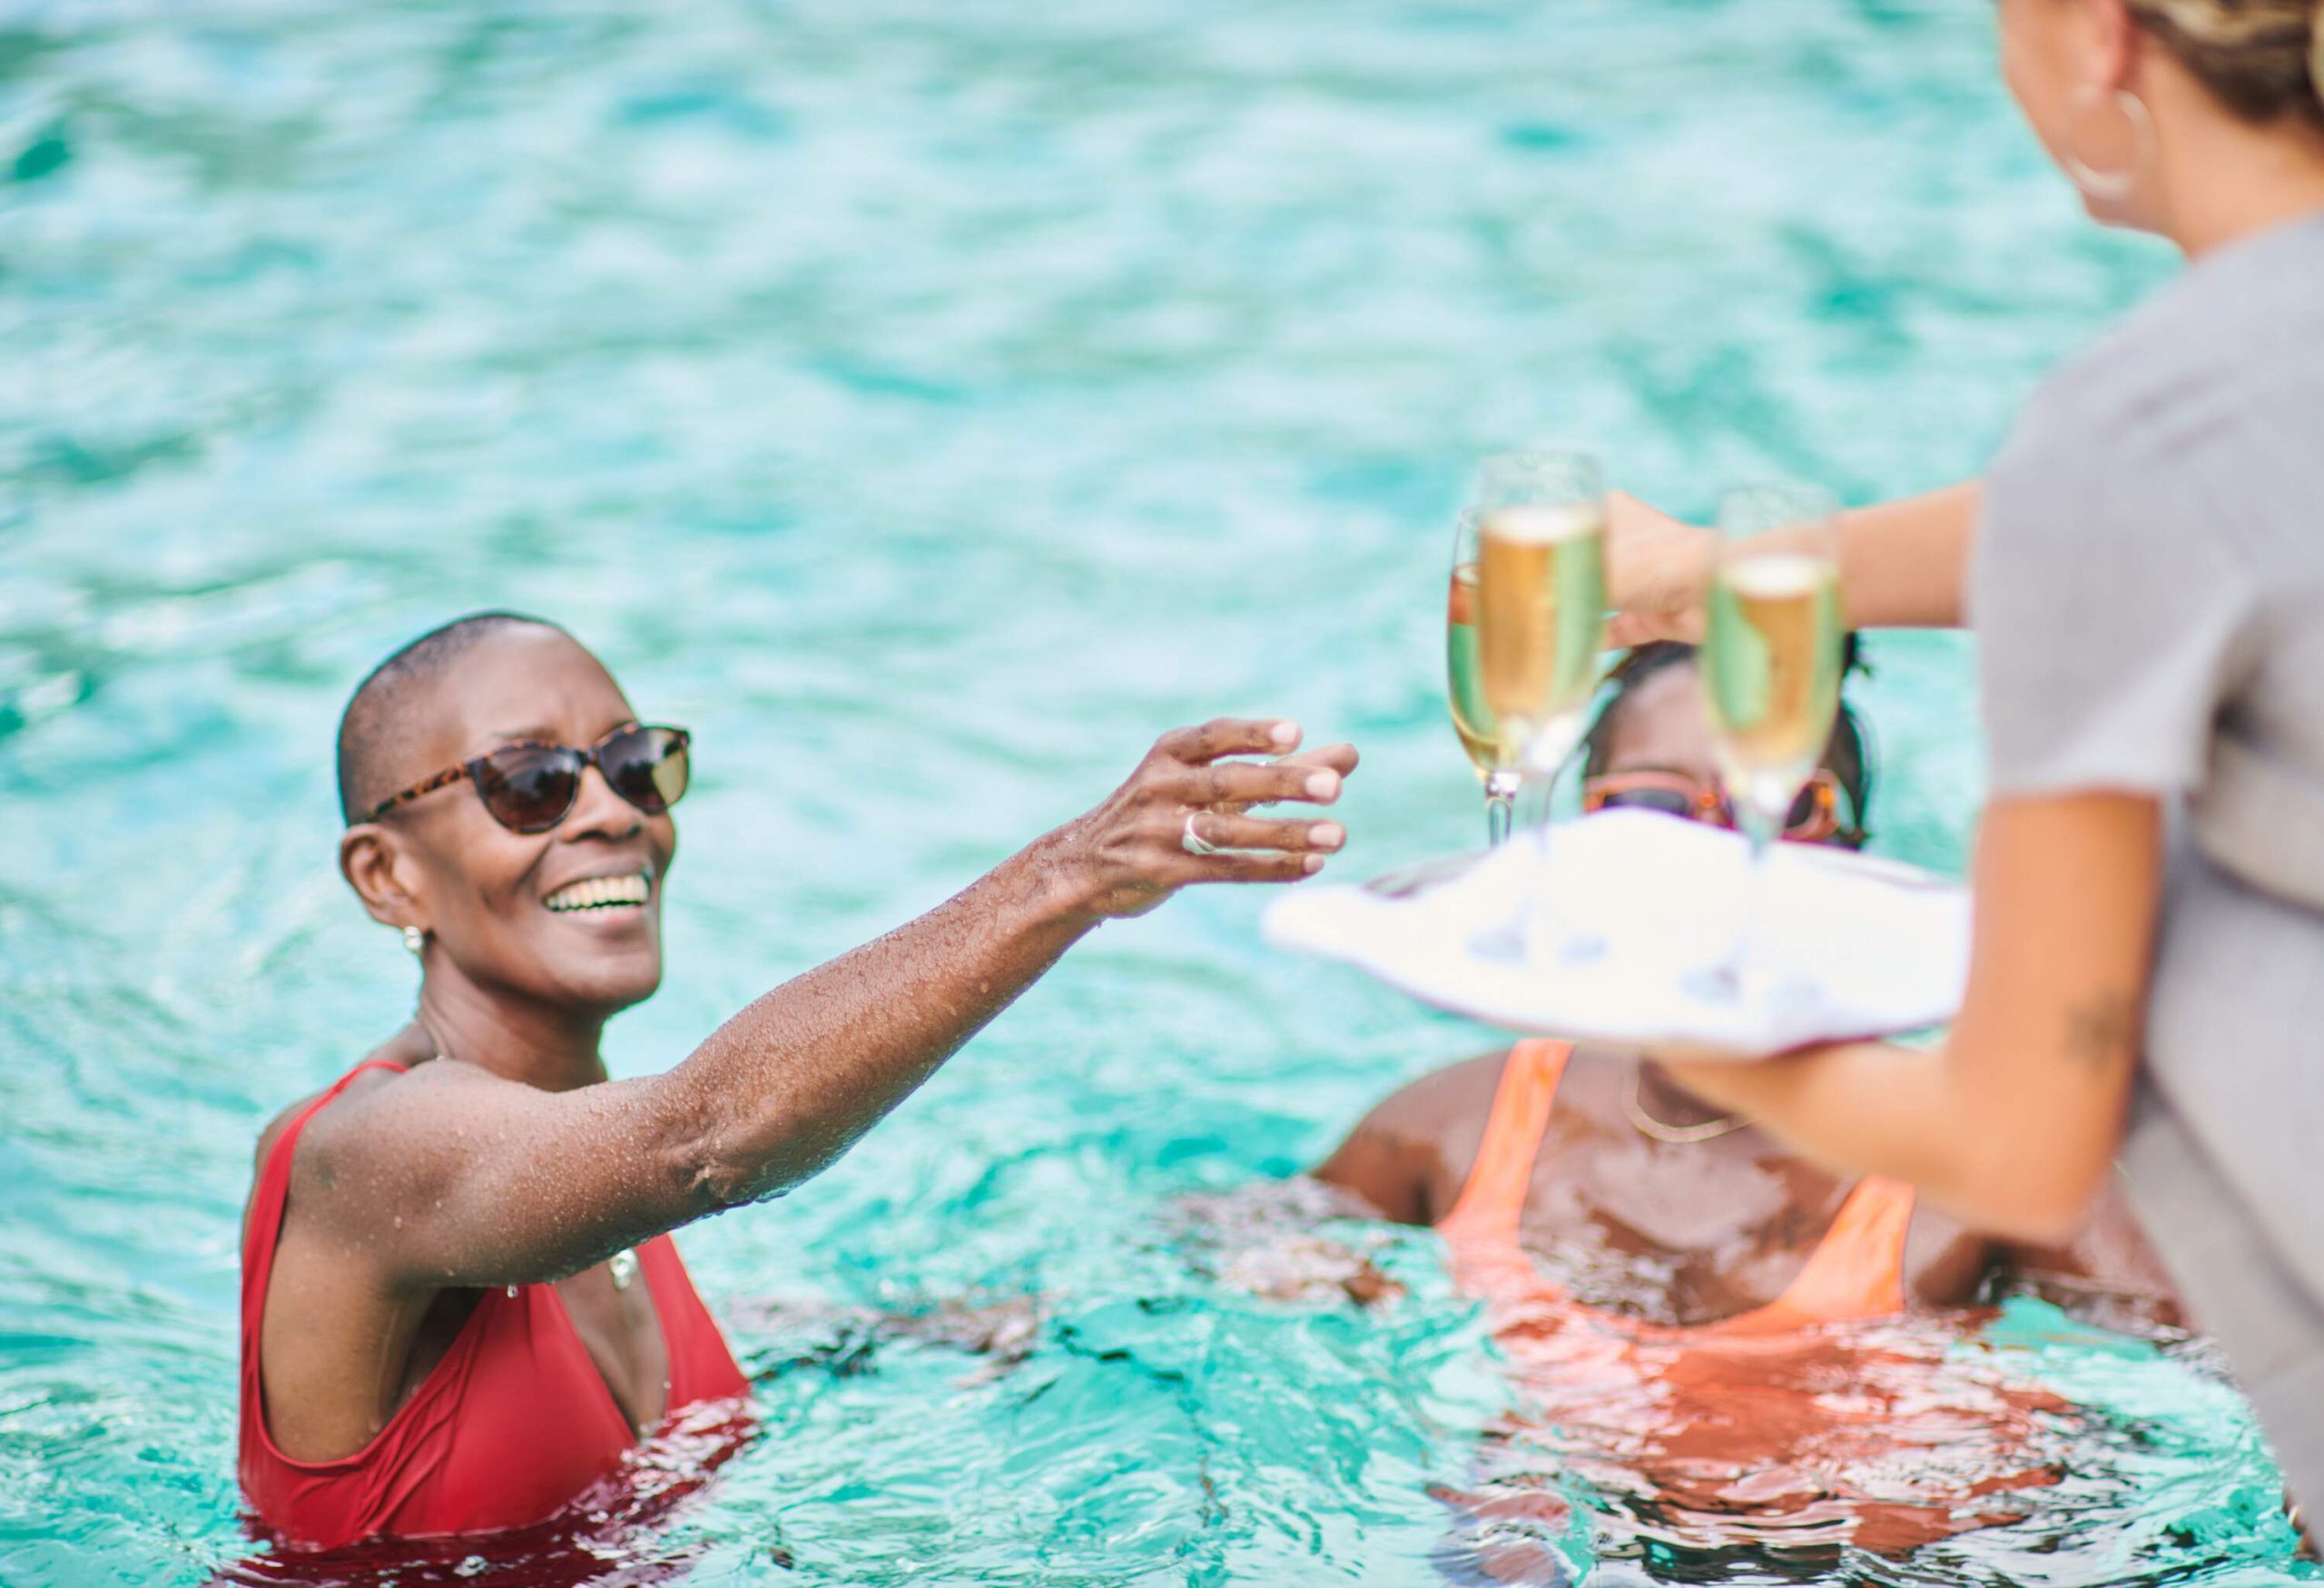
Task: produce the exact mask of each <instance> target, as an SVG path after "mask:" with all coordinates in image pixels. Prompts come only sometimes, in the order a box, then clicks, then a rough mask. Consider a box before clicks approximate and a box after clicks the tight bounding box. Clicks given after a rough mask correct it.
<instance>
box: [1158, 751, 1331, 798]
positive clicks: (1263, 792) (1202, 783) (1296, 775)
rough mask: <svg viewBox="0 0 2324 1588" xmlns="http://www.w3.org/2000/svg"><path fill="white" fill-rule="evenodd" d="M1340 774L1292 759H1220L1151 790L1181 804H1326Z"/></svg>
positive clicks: (1173, 775)
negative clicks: (1301, 801)
mask: <svg viewBox="0 0 2324 1588" xmlns="http://www.w3.org/2000/svg"><path fill="white" fill-rule="evenodd" d="M1341 782H1342V777H1341V774H1339V773H1337V772H1335V771H1334V770H1333V769H1332V768H1331V767H1328V766H1310V765H1301V764H1297V763H1295V762H1286V761H1274V762H1265V763H1254V762H1248V761H1222V762H1220V763H1218V764H1216V765H1215V766H1186V767H1180V768H1177V770H1175V771H1173V772H1171V773H1169V774H1166V775H1164V776H1162V777H1159V778H1157V780H1156V785H1155V791H1156V793H1157V794H1159V795H1160V796H1162V797H1163V798H1165V799H1167V800H1172V801H1175V802H1177V804H1182V805H1264V804H1272V803H1274V802H1275V801H1276V800H1305V801H1306V802H1308V803H1309V804H1318V805H1328V804H1331V803H1332V802H1333V801H1334V800H1335V799H1337V798H1339V797H1340V784H1341Z"/></svg>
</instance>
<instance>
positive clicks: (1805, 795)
mask: <svg viewBox="0 0 2324 1588" xmlns="http://www.w3.org/2000/svg"><path fill="white" fill-rule="evenodd" d="M1823 820H1824V810H1823V802H1822V801H1820V800H1819V799H1817V794H1816V791H1815V790H1814V789H1813V788H1803V789H1801V790H1800V791H1799V797H1798V798H1797V799H1796V800H1794V801H1792V802H1791V814H1789V815H1787V816H1786V817H1785V818H1784V819H1783V824H1784V827H1785V829H1786V830H1787V831H1788V832H1795V833H1796V832H1797V831H1799V830H1800V829H1801V828H1803V827H1815V826H1820V825H1821V824H1822V823H1823Z"/></svg>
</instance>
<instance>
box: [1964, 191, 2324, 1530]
mask: <svg viewBox="0 0 2324 1588" xmlns="http://www.w3.org/2000/svg"><path fill="white" fill-rule="evenodd" d="M1987 483H1988V488H1987V494H1986V501H1985V518H1984V527H1983V529H1982V531H1981V533H1980V535H1979V538H1978V546H1977V557H1976V565H1975V567H1974V571H1973V572H1972V574H1971V576H1970V591H1969V598H1970V601H1969V604H1970V612H1971V616H1972V620H1973V622H1974V625H1975V627H1976V629H1977V631H1978V635H1979V639H1980V643H1981V654H1982V658H1983V661H1982V666H1983V674H1984V678H1983V694H1984V716H1985V725H1986V729H1987V733H1988V735H1989V745H1990V752H1991V756H1992V766H1993V792H1994V794H1995V795H1997V796H2007V795H2014V794H2025V795H2038V794H2064V793H2069V792H2073V791H2077V790H2094V789H2120V790H2130V791H2134V792H2140V793H2146V794H2159V795H2162V796H2163V797H2164V798H2165V799H2166V800H2168V801H2169V802H2170V803H2171V810H2172V815H2173V822H2172V833H2173V837H2172V855H2171V882H2170V888H2169V893H2168V896H2167V898H2166V902H2165V906H2164V912H2163V923H2162V935H2161V941H2160V942H2159V944H2158V947H2157V959H2156V964H2155V973H2154V987H2153V993H2152V1001H2151V1002H2150V1005H2149V1009H2148V1030H2147V1055H2146V1065H2145V1069H2144V1070H2143V1072H2142V1080H2141V1085H2140V1090H2139V1096H2138V1099H2137V1101H2136V1104H2135V1106H2134V1109H2133V1112H2132V1124H2131V1129H2130V1135H2129V1137H2128V1139H2127V1140H2126V1141H2125V1143H2124V1146H2123V1150H2122V1169H2123V1172H2124V1174H2125V1176H2126V1177H2127V1179H2128V1181H2129V1189H2130V1191H2131V1195H2132V1201H2133V1203H2134V1204H2135V1205H2136V1207H2137V1208H2138V1210H2139V1212H2140V1214H2141V1216H2142V1218H2143V1219H2144V1221H2145V1223H2146V1225H2147V1228H2148V1230H2149V1232H2150V1233H2151V1234H2152V1237H2153V1238H2154V1241H2155V1244H2156V1246H2157V1247H2158V1248H2160V1249H2161V1251H2162V1257H2163V1258H2164V1261H2165V1262H2166V1263H2167V1264H2168V1265H2169V1267H2171V1271H2172V1273H2173V1275H2174V1276H2175V1277H2177V1279H2178V1281H2179V1283H2180V1286H2181V1288H2182V1290H2183V1291H2184V1292H2185V1294H2186V1297H2187V1299H2188V1301H2189V1303H2190V1305H2191V1307H2193V1309H2194V1312H2195V1316H2196V1317H2197V1319H2198V1320H2199V1321H2200V1322H2201V1324H2202V1325H2203V1327H2205V1328H2206V1329H2208V1330H2209V1331H2211V1333H2212V1334H2214V1335H2216V1336H2218V1337H2219V1338H2220V1340H2221V1343H2222V1344H2223V1345H2224V1346H2226V1347H2227V1351H2228V1355H2229V1357H2230V1360H2231V1361H2232V1363H2233V1364H2234V1367H2235V1373H2236V1376H2237V1378H2238V1380H2239V1382H2240V1383H2241V1384H2242V1386H2243V1387H2244V1388H2245V1390H2246V1391H2247V1392H2248V1393H2249V1394H2250V1396H2251V1398H2252V1401H2253V1403H2254V1404H2255V1405H2256V1406H2258V1407H2259V1408H2260V1417H2261V1420H2262V1421H2263V1422H2264V1424H2265V1425H2266V1426H2267V1429H2268V1433H2269V1436H2270V1440H2271V1442H2272V1443H2273V1444H2274V1445H2275V1447H2276V1452H2277V1455H2278V1456H2279V1458H2280V1460H2281V1462H2282V1463H2283V1466H2284V1470H2285V1474H2286V1475H2287V1477H2288V1479H2289V1480H2290V1484H2291V1486H2292V1489H2293V1492H2294V1493H2295V1494H2300V1495H2303V1496H2305V1497H2306V1498H2307V1499H2308V1500H2309V1501H2310V1502H2311V1503H2315V1504H2324V216H2311V217H2309V218H2308V219H2306V220H2302V221H2299V222H2292V223H2290V224H2288V225H2284V226H2280V227H2278V228H2275V229H2273V230H2271V231H2270V232H2266V233H2264V234H2262V235H2260V236H2258V237H2254V238H2250V239H2247V240H2245V241H2243V242H2239V243H2236V244H2233V245H2231V246H2230V247H2228V248H2226V249H2223V250H2221V251H2220V252H2217V253H2215V254H2212V255H2211V256H2209V257H2207V258H2205V259H2203V260H2201V261H2199V262H2198V263H2197V264H2195V265H2194V266H2193V268H2191V270H2190V271H2188V272H2187V274H2186V275H2185V276H2184V277H2183V278H2181V280H2180V281H2177V282H2175V283H2174V284H2173V285H2172V286H2171V287H2170V288H2169V289H2168V290H2166V291H2163V292H2162V293H2161V294H2160V295H2159V296H2158V297H2157V298H2156V299H2155V300H2154V301H2152V302H2150V303H2148V304H2147V305H2146V306H2144V307H2143V308H2142V309H2141V310H2140V311H2138V312H2137V313H2135V314H2134V315H2132V317H2131V318H2130V319H2129V320H2128V321H2126V322H2125V323H2124V324H2123V325H2122V326H2121V327H2120V328H2119V329H2118V330H2116V331H2115V332H2114V333H2113V334H2112V336H2111V337H2109V338H2108V339H2107V340H2105V341H2104V342H2102V344H2101V345H2100V346H2099V347H2097V348H2096V349H2095V350H2093V351H2092V352H2090V353H2089V354H2087V355H2085V356H2084V357H2083V358H2081V359H2079V360H2076V361H2075V362H2074V363H2073V364H2072V365H2071V366H2070V367H2068V368H2067V369H2066V370H2064V371H2063V372H2062V373H2061V374H2059V375H2058V376H2056V377H2055V378H2054V379H2053V380H2051V381H2050V382H2049V383H2048V384H2047V385H2046V386H2045V387H2044V388H2043V390H2042V391H2041V392H2040V393H2039V394H2038V395H2037V396H2036V398H2035V399H2034V400H2033V403H2032V404H2031V405H2030V406H2029V407H2028V409H2026V412H2025V414H2024V418H2023V419H2021V420H2020V422H2019V424H2018V427H2017V429H2016V431H2015V433H2014V435H2013V436H2012V438H2011V439H2010V442H2009V444H2008V446H2007V447H2006V448H2005V449H2004V451H2003V454H2002V456H2001V457H2000V459H1997V460H1996V462H1995V463H1994V468H1993V469H1992V471H1991V473H1990V475H1989V478H1988V482H1987Z"/></svg>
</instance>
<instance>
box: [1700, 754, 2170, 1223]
mask: <svg viewBox="0 0 2324 1588" xmlns="http://www.w3.org/2000/svg"><path fill="white" fill-rule="evenodd" d="M1975 886H1976V927H1975V940H1974V947H1973V949H1972V952H1971V959H1970V970H1969V986H1968V991H1967V994H1966V996H1965V999H1964V1001H1963V1003H1962V1007H1961V1014H1960V1018H1959V1020H1958V1021H1956V1022H1955V1026H1954V1029H1953V1032H1952V1034H1951V1036H1950V1038H1949V1039H1948V1040H1947V1041H1946V1042H1945V1045H1944V1046H1943V1047H1942V1048H1939V1049H1934V1050H1927V1051H1908V1050H1904V1049H1899V1048H1893V1047H1888V1046H1885V1045H1883V1044H1879V1043H1854V1044H1849V1045H1846V1046H1842V1047H1834V1048H1822V1049H1816V1050H1809V1051H1807V1052H1803V1053H1797V1054H1793V1055H1790V1056H1787V1057H1784V1058H1780V1059H1774V1060H1767V1061H1764V1062H1761V1063H1757V1064H1687V1063H1684V1062H1670V1063H1669V1069H1670V1070H1671V1072H1672V1073H1673V1074H1674V1075H1676V1076H1677V1077H1678V1078H1679V1080H1681V1081H1682V1082H1683V1083H1684V1084H1685V1085H1686V1086H1687V1087H1688V1088H1689V1090H1693V1091H1695V1092H1697V1093H1699V1095H1701V1096H1702V1097H1703V1098H1705V1099H1707V1100H1709V1101H1710V1102H1712V1103H1713V1104H1714V1105H1716V1106H1718V1107H1721V1108H1728V1109H1735V1110H1740V1111H1743V1112H1746V1113H1748V1114H1749V1115H1751V1116H1752V1117H1753V1118H1754V1119H1758V1121H1759V1122H1760V1123H1761V1124H1763V1125H1764V1126H1766V1128H1767V1129H1768V1130H1769V1131H1770V1132H1772V1133H1773V1134H1774V1135H1776V1136H1777V1137H1778V1138H1780V1139H1782V1140H1783V1141H1784V1142H1785V1143H1787V1145H1789V1146H1790V1147H1792V1148H1793V1149H1796V1150H1797V1151H1798V1152H1799V1153H1800V1154H1802V1155H1803V1156H1805V1157H1807V1158H1810V1159H1815V1160H1816V1161H1817V1162H1819V1163H1822V1164H1824V1165H1825V1166H1827V1168H1830V1169H1837V1170H1840V1171H1843V1172H1855V1173H1877V1174H1884V1175H1887V1176H1889V1177H1891V1178H1893V1179H1902V1180H1907V1181H1910V1182H1911V1183H1912V1184H1914V1185H1915V1186H1918V1187H1919V1188H1920V1189H1922V1190H1923V1191H1925V1193H1927V1195H1928V1196H1929V1198H1931V1199H1932V1200H1933V1201H1935V1202H1936V1203H1938V1204H1939V1205H1941V1206H1943V1207H1945V1208H1947V1209H1948V1210H1949V1211H1951V1212H1952V1213H1954V1214H1955V1216H1956V1217H1958V1218H1961V1219H1962V1220H1963V1221H1964V1222H1965V1223H1967V1224H1969V1225H1971V1226H1973V1227H1974V1228H1981V1229H1984V1230H1987V1231H1990V1232H1992V1233H1994V1234H1997V1235H2001V1236H2005V1237H2010V1238H2016V1239H2020V1240H2025V1241H2032V1242H2055V1241H2060V1240H2063V1239H2066V1238H2069V1237H2070V1236H2071V1235H2072V1233H2073V1230H2074V1229H2075V1228H2076V1227H2077V1225H2079V1223H2080V1222H2081V1220H2082V1218H2083V1213H2084V1211H2085V1209H2086V1208H2088V1206H2089V1204H2090V1202H2091V1199H2092V1198H2093V1195H2094V1194H2095V1193H2096V1191H2097V1189H2098V1187H2099V1185H2100V1183H2101V1182H2102V1179H2104V1177H2105V1175H2106V1173H2107V1170H2108V1168H2109V1166H2110V1165H2111V1164H2112V1161H2113V1157H2114V1151H2115V1149H2116V1146H2117V1145H2118V1143H2119V1140H2120V1138H2121V1135H2122V1116H2123V1112H2124V1110H2125V1108H2126V1107H2127V1104H2128V1101H2129V1098H2130V1090H2131V1080H2132V1072H2133V1070H2134V1069H2135V1067H2136V1064H2137V1060H2138V1055H2139V1051H2140V1047H2141V1041H2142V1018H2143V1011H2144V1008H2145V1003H2146V989H2147V979H2148V974H2149V961H2150V956H2151V953H2152V941H2153V936H2154V926H2155V919H2156V914H2157V911H2158V908H2159V903H2160V898H2161V893H2162V807H2161V805H2160V804H2159V802H2157V801H2156V800H2154V799H2152V798H2151V797H2147V796H2143V795H2136V794H2071V795H2062V796H2047V797H2041V798H2022V797H2021V798H2010V799H2004V800H2000V801H1996V802H1995V803H1994V805H1993V807H1992V809H1991V811H1990V812H1989V814H1987V816H1986V818H1985V823H1984V831H1983V832H1982V833H1980V835H1979V838H1978V843H1977V858H1976V868H1975Z"/></svg>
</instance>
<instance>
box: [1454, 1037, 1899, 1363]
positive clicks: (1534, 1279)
mask: <svg viewBox="0 0 2324 1588" xmlns="http://www.w3.org/2000/svg"><path fill="white" fill-rule="evenodd" d="M1572 1055H1573V1047H1572V1044H1571V1043H1569V1042H1551V1041H1529V1042H1520V1043H1518V1044H1517V1046H1516V1047H1514V1048H1512V1049H1511V1050H1510V1054H1509V1059H1508V1061H1507V1062H1506V1063H1504V1064H1503V1065H1502V1070H1501V1087H1500V1090H1497V1091H1495V1092H1494V1093H1493V1100H1492V1117H1491V1118H1490V1119H1487V1120H1486V1122H1485V1139H1484V1143H1483V1145H1482V1147H1480V1148H1479V1149H1477V1161H1476V1163H1475V1165H1474V1167H1472V1169H1470V1170H1469V1179H1468V1181H1467V1183H1465V1184H1464V1185H1462V1188H1461V1196H1460V1199H1459V1200H1458V1201H1456V1202H1454V1203H1453V1205H1452V1212H1450V1213H1448V1214H1446V1215H1445V1216H1444V1218H1443V1220H1442V1221H1440V1222H1439V1223H1438V1225H1437V1227H1436V1228H1437V1230H1438V1232H1439V1233H1440V1234H1442V1235H1443V1237H1444V1238H1445V1240H1446V1242H1447V1243H1449V1244H1450V1245H1451V1246H1452V1249H1453V1252H1454V1255H1455V1261H1456V1263H1457V1264H1458V1266H1459V1268H1460V1273H1461V1276H1462V1281H1463V1283H1464V1284H1467V1285H1468V1286H1469V1287H1470V1288H1471V1289H1472V1290H1473V1291H1474V1292H1476V1293H1477V1294H1479V1295H1482V1296H1488V1297H1492V1299H1493V1300H1494V1301H1495V1302H1496V1303H1502V1304H1507V1303H1510V1302H1518V1301H1521V1300H1523V1299H1526V1298H1531V1299H1533V1300H1537V1301H1550V1302H1554V1303H1564V1302H1566V1300H1567V1298H1566V1296H1565V1294H1564V1292H1563V1291H1562V1290H1561V1289H1559V1288H1558V1287H1556V1286H1555V1285H1553V1284H1551V1282H1550V1281H1549V1280H1548V1279H1547V1278H1545V1277H1542V1276H1541V1274H1540V1273H1539V1272H1538V1271H1537V1270H1536V1269H1535V1267H1534V1265H1533V1259H1532V1258H1531V1257H1529V1256H1528V1255H1527V1254H1526V1251H1525V1248H1523V1247H1522V1246H1521V1245H1520V1244H1519V1243H1518V1220H1519V1217H1520V1215H1521V1214H1522V1213H1523V1212H1524V1210H1525V1198H1526V1193H1527V1192H1528V1190H1529V1189H1531V1186H1532V1183H1533V1163H1534V1159H1536V1158H1537V1157H1538V1156H1539V1155H1540V1152H1541V1136H1542V1133H1543V1132H1544V1131H1546V1130H1547V1129H1549V1124H1550V1105H1551V1103H1552V1102H1553V1101H1555V1100H1556V1098H1557V1094H1558V1082H1559V1081H1560V1080H1562V1079H1563V1078H1564V1076H1565V1067H1566V1060H1568V1059H1570V1058H1571V1057H1572ZM1912 1218H1913V1189H1912V1188H1911V1187H1910V1186H1907V1185H1903V1184H1900V1183H1898V1182H1897V1181H1895V1180H1884V1179H1879V1178H1877V1177H1872V1178H1867V1179H1864V1180H1862V1181H1860V1182H1859V1183H1858V1184H1857V1186H1856V1189H1855V1190H1853V1191H1851V1192H1849V1193H1848V1198H1847V1200H1846V1202H1845V1203H1843V1204H1842V1205H1841V1208H1840V1215H1839V1217H1838V1218H1837V1219H1835V1220H1834V1221H1833V1223H1832V1228H1831V1229H1830V1230H1829V1231H1828V1232H1827V1234H1826V1235H1825V1237H1824V1239H1823V1241H1822V1242H1821V1244H1819V1245H1818V1246H1817V1248H1816V1251H1815V1253H1814V1255H1813V1256H1811V1257H1810V1258H1808V1259H1807V1267H1805V1268H1803V1269H1801V1270H1800V1273H1799V1277H1797V1278H1796V1279H1794V1280H1793V1281H1792V1282H1791V1285H1790V1287H1788V1288H1787V1289H1786V1290H1785V1291H1784V1293H1783V1294H1782V1295H1781V1296H1779V1297H1777V1298H1776V1299H1775V1300H1773V1301H1771V1302H1769V1303H1768V1305H1767V1306H1765V1307H1754V1308H1753V1309H1752V1310H1751V1311H1749V1312H1746V1313H1742V1314H1739V1315H1738V1316H1737V1317H1729V1318H1722V1319H1720V1320H1719V1321H1718V1323H1715V1324H1705V1325H1700V1326H1697V1327H1694V1328H1691V1329H1688V1330H1683V1331H1681V1330H1676V1329H1672V1328H1669V1327H1667V1326H1655V1325H1640V1324H1632V1325H1630V1327H1633V1328H1637V1329H1639V1330H1640V1332H1643V1333H1651V1334H1656V1335H1659V1336H1675V1335H1677V1334H1679V1333H1690V1334H1713V1335H1729V1336H1731V1335H1763V1334H1771V1333H1777V1332H1784V1331H1789V1330H1793V1329H1797V1328H1799V1327H1803V1326H1805V1325H1808V1324H1817V1323H1844V1322H1848V1321H1852V1320H1855V1319H1859V1318H1874V1317H1893V1316H1894V1315H1896V1314H1897V1313H1900V1312H1902V1311H1904V1310H1905V1229H1906V1228H1907V1227H1909V1226H1910V1224H1911V1223H1912Z"/></svg>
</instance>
